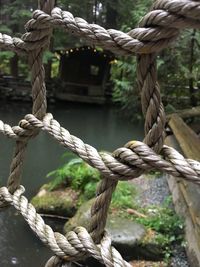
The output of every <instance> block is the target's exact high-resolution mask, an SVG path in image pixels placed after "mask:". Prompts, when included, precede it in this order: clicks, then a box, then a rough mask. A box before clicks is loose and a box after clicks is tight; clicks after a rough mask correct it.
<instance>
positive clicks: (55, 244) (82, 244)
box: [0, 186, 130, 267]
mask: <svg viewBox="0 0 200 267" xmlns="http://www.w3.org/2000/svg"><path fill="white" fill-rule="evenodd" d="M24 191H25V189H24V187H23V186H20V187H19V189H17V190H16V191H15V193H14V194H13V195H12V194H10V193H9V191H8V189H7V188H6V187H2V188H0V197H3V199H4V200H6V201H7V202H8V203H9V204H12V205H13V206H14V207H15V208H16V209H17V210H18V211H19V212H20V213H21V214H22V216H23V217H24V219H25V220H26V221H27V222H28V224H29V226H30V227H31V229H32V230H33V231H34V232H35V233H36V234H37V236H38V237H39V238H40V240H41V241H42V242H43V243H45V244H46V245H47V246H48V247H50V249H51V250H52V251H53V252H54V253H55V255H57V256H58V257H59V258H61V259H64V260H65V261H66V260H70V261H72V260H77V259H78V258H79V257H80V258H82V257H83V256H86V255H87V256H92V257H94V258H96V259H97V260H99V261H100V262H102V263H103V264H105V266H108V267H115V266H119V267H130V264H128V263H127V262H126V261H124V260H123V259H122V257H121V255H120V254H119V253H118V252H117V251H116V250H115V249H114V248H113V247H112V246H111V240H110V237H109V236H108V234H107V233H105V234H104V237H103V239H102V241H101V244H100V245H96V244H95V243H94V242H93V240H92V238H91V237H90V235H89V234H88V232H87V231H86V229H85V228H83V227H77V228H76V229H75V230H74V231H71V232H69V233H68V234H67V235H66V236H63V235H62V234H60V233H54V232H53V230H52V229H51V227H49V226H48V225H46V224H45V223H44V221H43V219H42V217H41V216H40V215H39V214H37V213H36V210H35V208H34V207H33V205H32V204H30V203H28V200H27V199H26V198H25V197H24V196H23V195H22V194H23V193H24Z"/></svg>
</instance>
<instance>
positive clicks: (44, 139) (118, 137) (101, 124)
mask: <svg viewBox="0 0 200 267" xmlns="http://www.w3.org/2000/svg"><path fill="white" fill-rule="evenodd" d="M48 111H49V112H52V113H53V114H54V118H55V119H56V120H58V121H59V122H60V124H61V125H62V126H63V127H65V128H67V129H68V130H69V131H70V133H72V134H73V135H75V136H78V137H80V138H81V139H82V140H83V141H84V142H86V143H88V144H90V145H92V146H94V147H96V148H97V149H98V150H108V151H113V150H115V149H116V148H118V147H120V146H123V145H124V144H125V143H126V142H128V141H130V140H142V139H143V126H142V123H133V122H130V121H129V120H128V119H126V118H124V117H123V116H121V114H119V111H118V110H117V109H116V108H113V107H107V106H93V105H83V104H82V105H81V104H69V103H62V104H60V103H59V104H55V105H52V106H50V107H49V109H48ZM30 112H31V107H30V105H29V104H25V103H0V119H1V120H3V121H4V122H6V123H8V124H11V125H17V123H18V121H19V120H20V119H21V118H23V116H24V115H25V114H27V113H30ZM13 147H14V142H13V141H12V140H9V139H7V138H6V137H4V136H1V137H0V151H1V154H0V186H4V185H5V184H6V180H7V177H8V173H9V164H10V162H11V157H12V153H13ZM66 151H67V150H66V149H64V148H63V147H61V146H60V145H59V144H58V143H56V141H55V140H53V139H52V138H51V137H50V136H48V135H47V134H46V133H40V135H39V136H37V137H36V138H35V139H33V140H31V141H30V144H29V146H28V150H27V154H26V160H25V164H24V170H23V177H22V184H23V185H25V187H26V196H27V197H28V198H29V199H30V198H31V197H32V196H33V195H34V194H35V193H36V192H37V190H38V189H39V187H40V186H41V185H42V184H43V183H45V182H46V181H47V179H46V178H45V176H46V174H47V173H48V172H50V171H52V170H54V169H55V168H57V167H58V166H59V164H61V155H62V154H63V153H64V152H66ZM51 256H52V253H51V251H50V250H49V249H48V248H46V247H45V246H43V244H42V243H41V242H40V240H38V239H37V237H36V236H35V235H34V234H33V233H32V231H31V230H30V229H29V227H28V225H27V224H26V223H25V221H24V219H23V218H22V217H21V216H20V215H18V214H17V212H16V211H15V210H14V209H13V208H9V209H7V210H5V211H2V212H1V213H0V266H2V267H13V266H20V267H27V266H28V267H43V266H44V265H45V263H46V261H47V260H48V259H49V257H51Z"/></svg>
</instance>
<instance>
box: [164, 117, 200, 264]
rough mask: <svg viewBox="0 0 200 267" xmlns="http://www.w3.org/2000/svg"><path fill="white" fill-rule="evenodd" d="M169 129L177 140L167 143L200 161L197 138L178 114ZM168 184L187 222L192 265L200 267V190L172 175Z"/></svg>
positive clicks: (194, 185)
mask: <svg viewBox="0 0 200 267" xmlns="http://www.w3.org/2000/svg"><path fill="white" fill-rule="evenodd" d="M169 126H170V128H171V129H172V131H173V133H174V136H168V137H167V138H166V142H165V143H166V144H167V145H169V146H173V147H176V148H177V143H178V145H179V147H180V148H181V150H182V152H183V154H184V156H185V157H186V158H191V159H195V160H198V161H199V160H200V139H199V137H198V136H197V134H196V133H195V132H194V131H193V130H192V129H191V128H190V127H188V125H187V124H186V123H185V122H184V121H183V120H182V118H180V117H179V116H178V115H177V114H173V115H172V116H171V119H170V121H169ZM174 137H175V138H176V140H175V138H174ZM176 141H177V142H176ZM168 184H169V187H170V190H171V192H172V197H173V202H174V205H175V209H176V212H177V213H178V214H179V215H180V216H181V217H183V218H184V221H185V234H186V241H187V254H188V259H189V262H190V265H191V266H195V267H200V201H199V198H200V186H198V185H196V184H193V183H191V182H186V181H185V180H183V179H181V178H179V179H177V178H174V177H172V176H170V175H168Z"/></svg>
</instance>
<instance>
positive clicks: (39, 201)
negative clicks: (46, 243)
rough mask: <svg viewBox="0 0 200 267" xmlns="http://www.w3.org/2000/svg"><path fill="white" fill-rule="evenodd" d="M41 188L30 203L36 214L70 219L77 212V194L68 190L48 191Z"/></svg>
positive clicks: (44, 187)
mask: <svg viewBox="0 0 200 267" xmlns="http://www.w3.org/2000/svg"><path fill="white" fill-rule="evenodd" d="M46 188H47V186H46V185H45V186H43V187H42V188H41V189H40V191H39V192H38V194H37V195H36V196H35V197H33V198H32V200H31V203H32V204H33V205H34V207H35V208H36V211H37V212H38V213H43V214H53V215H58V216H64V217H69V218H71V217H72V216H73V215H74V214H75V212H76V210H77V200H78V193H77V192H75V191H74V190H72V189H70V188H65V189H59V190H55V191H48V190H47V189H46Z"/></svg>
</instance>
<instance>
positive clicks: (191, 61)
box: [189, 30, 197, 106]
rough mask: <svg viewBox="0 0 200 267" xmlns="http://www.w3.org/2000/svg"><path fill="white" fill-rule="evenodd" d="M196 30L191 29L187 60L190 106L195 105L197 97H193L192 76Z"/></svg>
mask: <svg viewBox="0 0 200 267" xmlns="http://www.w3.org/2000/svg"><path fill="white" fill-rule="evenodd" d="M195 35H196V30H193V32H192V35H191V43H190V62H189V72H190V78H189V90H190V102H191V105H192V106H197V99H196V97H195V89H194V78H193V65H194V60H195V58H194V46H195Z"/></svg>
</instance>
